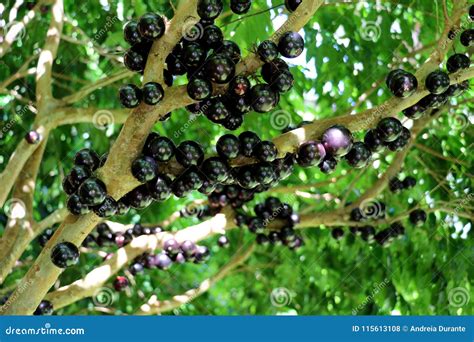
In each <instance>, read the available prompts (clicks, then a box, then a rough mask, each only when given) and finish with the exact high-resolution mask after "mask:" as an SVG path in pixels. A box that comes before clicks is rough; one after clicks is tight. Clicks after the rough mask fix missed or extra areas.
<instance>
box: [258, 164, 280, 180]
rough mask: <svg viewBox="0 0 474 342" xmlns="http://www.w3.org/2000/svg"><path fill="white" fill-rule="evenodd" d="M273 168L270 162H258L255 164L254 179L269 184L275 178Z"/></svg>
mask: <svg viewBox="0 0 474 342" xmlns="http://www.w3.org/2000/svg"><path fill="white" fill-rule="evenodd" d="M276 177H277V176H276V173H275V170H274V168H273V166H272V164H270V163H259V164H257V165H256V166H255V179H256V180H257V182H258V183H260V184H263V185H269V184H271V183H272V182H273V181H275V179H276Z"/></svg>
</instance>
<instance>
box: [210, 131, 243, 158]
mask: <svg viewBox="0 0 474 342" xmlns="http://www.w3.org/2000/svg"><path fill="white" fill-rule="evenodd" d="M216 150H217V154H218V155H219V156H220V157H222V158H224V159H234V158H237V156H238V155H239V152H240V142H239V138H237V137H236V136H235V135H232V134H225V135H223V136H221V137H220V138H219V140H217V143H216Z"/></svg>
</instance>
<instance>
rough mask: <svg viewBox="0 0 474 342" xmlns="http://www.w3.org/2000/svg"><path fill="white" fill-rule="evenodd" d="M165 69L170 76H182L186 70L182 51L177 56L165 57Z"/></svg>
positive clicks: (172, 54)
mask: <svg viewBox="0 0 474 342" xmlns="http://www.w3.org/2000/svg"><path fill="white" fill-rule="evenodd" d="M166 67H167V68H168V71H169V72H170V73H171V74H172V75H184V74H185V73H186V70H187V69H186V66H185V65H184V61H183V55H182V51H180V53H179V54H174V53H171V54H169V55H168V57H166Z"/></svg>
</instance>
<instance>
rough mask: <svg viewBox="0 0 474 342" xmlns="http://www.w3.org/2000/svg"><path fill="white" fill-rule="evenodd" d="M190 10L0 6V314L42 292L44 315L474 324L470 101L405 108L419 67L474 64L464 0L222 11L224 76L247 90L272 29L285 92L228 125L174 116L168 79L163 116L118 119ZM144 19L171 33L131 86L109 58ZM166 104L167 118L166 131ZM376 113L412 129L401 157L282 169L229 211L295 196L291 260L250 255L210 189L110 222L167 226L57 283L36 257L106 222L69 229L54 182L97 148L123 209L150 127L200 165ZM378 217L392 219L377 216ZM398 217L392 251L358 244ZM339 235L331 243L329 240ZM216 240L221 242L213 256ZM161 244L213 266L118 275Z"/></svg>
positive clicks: (122, 4)
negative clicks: (227, 56)
mask: <svg viewBox="0 0 474 342" xmlns="http://www.w3.org/2000/svg"><path fill="white" fill-rule="evenodd" d="M197 2H198V1H196V0H192V1H182V3H181V4H179V1H174V0H170V1H168V0H166V1H165V0H160V1H153V2H148V1H143V0H134V1H129V0H119V1H97V2H79V3H78V2H74V1H69V0H65V1H64V3H63V0H54V1H48V0H45V1H41V0H40V1H39V2H38V3H31V2H26V3H22V2H21V1H16V2H15V1H13V0H10V1H7V2H6V3H4V4H0V13H1V18H0V32H1V35H0V40H1V41H0V44H1V45H0V55H1V61H0V117H1V123H0V171H1V172H2V173H1V176H0V184H1V186H0V204H1V207H2V212H3V213H2V215H1V217H0V235H2V239H1V240H0V284H1V287H0V295H1V296H6V298H5V300H4V301H3V304H4V303H5V302H6V301H7V300H8V296H10V299H11V303H7V304H9V305H4V307H3V308H4V310H5V311H4V313H5V314H15V313H20V314H23V313H26V314H31V313H32V311H34V309H35V308H36V306H37V305H38V300H42V299H43V297H44V295H45V293H46V292H48V294H47V295H46V299H48V300H50V301H51V302H52V303H53V305H54V306H55V314H58V315H76V314H87V315H101V314H137V313H139V314H153V313H158V312H160V313H163V314H174V315H198V314H200V315H245V314H263V315H274V314H291V315H292V314H295V315H336V314H337V315H347V314H359V315H365V314H372V315H388V314H402V315H410V314H411V315H422V314H423V315H424V314H427V315H467V314H473V312H474V309H473V308H474V306H473V299H474V292H473V283H472V279H473V278H472V275H473V260H474V254H473V252H474V245H473V239H472V231H471V229H472V217H473V207H472V203H473V201H472V153H471V150H470V149H471V148H472V143H473V141H472V137H473V134H472V133H473V130H472V125H471V122H472V118H473V116H472V110H473V108H474V101H472V99H473V95H474V90H472V87H471V88H470V89H468V90H467V91H466V92H464V93H463V94H462V95H461V96H458V97H452V98H450V99H449V101H448V102H446V103H445V104H443V105H442V106H440V107H439V108H437V109H432V110H429V111H427V112H426V113H425V114H424V115H423V116H422V117H421V118H419V119H417V120H412V119H410V118H407V117H406V116H404V115H403V114H402V110H404V109H406V108H409V107H410V106H412V105H414V104H416V103H418V101H419V100H420V99H422V98H423V97H425V96H426V95H427V94H428V92H427V91H426V89H425V88H424V80H425V79H426V76H427V75H428V74H429V73H430V72H432V71H435V70H438V69H442V70H445V69H446V67H445V66H446V60H447V58H448V57H449V56H450V55H452V54H454V53H463V54H464V53H466V54H472V52H473V47H465V46H463V45H462V44H461V43H460V42H459V35H460V34H461V32H463V31H464V30H467V29H470V28H471V29H472V26H473V22H472V21H471V20H470V19H469V14H468V8H469V6H468V4H467V1H465V0H460V1H449V0H446V1H445V0H440V1H423V0H401V1H367V2H365V1H364V2H359V1H324V2H322V1H314V0H303V2H302V5H300V6H301V8H298V9H297V10H296V11H295V12H293V13H291V12H289V11H288V10H287V9H286V8H285V5H284V3H282V1H263V0H258V1H253V2H252V6H251V9H250V10H249V12H248V13H246V14H242V15H238V14H235V13H233V12H232V11H231V10H230V8H229V4H228V2H229V1H224V10H223V12H222V14H221V16H219V17H218V18H217V19H216V21H215V24H216V25H217V26H218V27H219V28H220V29H221V30H222V32H223V34H224V37H225V39H230V40H232V41H234V42H235V43H237V44H238V46H239V47H240V50H241V51H242V57H243V60H244V61H247V62H248V63H242V62H241V63H240V64H239V65H238V66H237V71H242V72H243V73H246V74H248V75H249V78H250V79H251V80H252V83H256V82H261V81H262V78H261V76H260V66H261V62H260V61H259V60H258V56H256V54H255V52H256V49H257V46H258V45H259V44H260V43H261V42H262V41H264V40H266V39H268V38H269V37H271V36H272V34H273V35H274V33H275V32H277V30H278V29H279V28H280V27H282V25H287V26H286V27H287V30H289V31H293V30H294V31H298V32H299V33H300V34H301V36H302V37H303V38H304V42H305V44H304V52H303V53H302V54H301V55H300V56H299V57H297V58H294V59H285V61H286V62H287V63H288V64H289V65H290V70H291V73H292V74H293V77H294V84H293V87H292V89H291V90H290V91H289V92H287V93H285V94H281V97H280V101H279V104H278V106H277V107H276V108H274V109H272V110H271V111H270V112H267V113H257V112H255V111H251V112H250V113H248V114H246V115H245V119H244V121H243V124H242V126H241V127H240V128H238V129H237V130H236V131H230V130H228V129H226V128H225V127H223V126H221V125H217V124H215V123H213V122H211V121H209V120H208V119H207V118H206V116H205V115H196V114H191V113H190V112H189V111H188V110H186V106H187V105H189V104H192V103H193V102H195V101H193V100H192V99H190V98H189V96H188V95H187V94H186V84H187V82H188V80H187V78H186V76H177V77H175V78H174V83H173V85H172V86H171V87H165V91H164V94H165V95H164V99H163V101H162V102H161V103H160V104H159V105H157V106H155V107H148V106H146V105H140V106H139V107H137V108H135V109H131V110H129V109H126V108H123V107H122V106H121V103H120V101H119V98H118V92H119V88H120V87H121V86H122V85H123V84H126V83H134V84H136V85H138V86H140V85H141V84H142V81H143V80H145V81H150V80H157V81H158V82H161V83H163V75H162V74H163V68H164V66H165V64H164V62H165V58H166V57H167V55H168V54H169V53H170V52H171V50H172V48H173V47H174V45H176V43H177V42H178V41H179V39H180V38H181V36H182V35H183V34H188V33H189V29H190V28H192V27H193V25H195V24H196V23H197V21H198V20H199V17H198V16H197V14H196V4H197ZM303 6H305V7H304V8H303ZM147 12H154V13H160V14H161V15H163V16H165V17H166V22H167V28H166V32H165V34H164V36H163V37H162V38H160V39H159V40H157V41H155V43H154V44H153V47H152V50H151V52H150V56H151V59H150V57H149V59H148V62H147V67H146V69H145V74H144V76H142V75H140V74H138V73H133V72H131V71H129V70H127V69H125V67H124V65H123V54H124V53H125V51H126V50H127V49H128V44H127V43H126V42H125V41H124V38H123V26H124V25H125V23H126V22H127V21H129V20H131V19H134V18H135V19H136V18H139V17H140V16H142V15H143V14H145V13H147ZM313 12H314V13H313ZM284 27H285V26H284ZM300 27H302V28H301V29H300ZM198 28H199V26H198ZM201 28H202V27H201ZM198 34H201V32H198ZM160 42H161V43H160ZM160 44H161V45H160ZM397 68H401V69H403V70H406V71H408V72H410V73H412V74H414V75H415V76H416V77H417V79H418V83H419V87H418V90H417V91H416V92H415V93H414V94H413V95H412V96H410V97H407V98H396V97H394V96H393V95H392V93H391V92H390V90H389V89H388V88H387V86H386V84H385V80H386V77H387V75H388V73H389V72H390V71H391V70H394V69H397ZM450 77H451V83H452V84H455V83H460V82H461V81H466V80H468V82H469V80H470V79H471V78H473V77H474V70H473V68H472V67H469V68H467V69H465V70H462V71H459V72H455V73H452V74H450ZM471 84H472V82H471ZM168 112H172V114H171V117H170V118H169V119H168V120H166V121H160V120H159V118H161V117H163V116H165V115H166V114H167V113H168ZM388 116H393V117H397V118H398V119H400V121H401V122H402V123H403V125H404V126H405V127H406V128H408V129H409V130H410V131H411V136H412V139H411V140H410V142H409V143H408V145H407V146H406V147H405V148H404V149H402V150H400V151H395V152H392V151H390V150H388V149H386V150H384V151H383V152H380V153H376V154H373V155H372V160H371V162H370V163H369V164H368V166H367V167H364V168H353V167H351V166H350V165H349V164H348V163H347V161H344V160H341V161H339V163H338V165H337V168H336V169H335V171H334V172H332V173H331V174H324V173H323V172H321V170H320V169H319V168H318V167H317V166H316V167H309V168H306V167H301V166H298V165H296V166H295V167H294V170H293V172H292V174H291V175H290V176H289V177H287V178H285V179H284V180H282V181H281V182H279V184H276V185H275V186H273V187H272V188H270V189H268V190H267V191H264V192H260V193H256V194H255V196H254V199H252V200H251V201H250V202H248V203H245V204H244V206H243V209H239V211H238V213H239V212H245V213H247V214H248V215H253V213H254V211H253V210H254V209H253V208H254V206H255V205H256V204H258V203H262V202H264V201H265V199H267V198H268V197H270V196H275V197H278V198H279V199H280V200H281V201H282V202H285V203H288V204H290V205H291V206H292V208H293V210H294V211H295V212H297V213H298V214H299V215H300V220H301V222H300V223H299V224H297V225H296V226H295V231H297V233H298V234H299V235H301V237H302V239H303V241H304V245H303V246H301V247H300V248H298V249H295V250H291V249H289V248H287V247H286V246H261V245H258V244H256V243H255V235H254V234H252V233H250V232H249V231H248V230H247V229H246V228H239V227H237V225H236V223H235V216H236V212H235V211H234V210H233V209H232V208H230V207H229V206H226V207H224V208H223V209H222V210H221V211H220V212H215V211H212V214H209V212H208V211H207V207H206V204H207V202H208V197H207V196H206V195H204V194H202V193H200V192H198V191H193V192H191V193H190V194H189V195H187V196H186V197H184V198H178V197H176V196H171V198H169V199H168V200H166V201H164V202H154V203H153V204H152V205H150V206H149V207H147V208H146V209H143V210H135V209H131V210H130V211H129V212H128V213H127V214H126V215H122V216H118V215H116V216H113V217H111V218H107V221H108V224H109V226H110V227H112V229H114V230H124V229H126V228H129V227H132V226H133V225H134V224H142V225H144V226H149V227H156V226H161V227H163V229H164V231H165V232H166V233H159V234H156V235H148V236H140V237H134V239H133V241H132V242H131V243H130V244H128V245H126V246H124V247H118V246H116V245H112V246H103V247H98V246H97V245H95V244H93V245H92V246H89V247H82V248H80V251H81V254H80V259H79V263H78V264H77V265H75V266H73V267H70V268H67V269H66V270H65V271H64V272H60V270H59V269H58V268H56V267H55V266H54V265H53V264H52V263H51V262H49V257H48V256H49V254H50V252H49V254H48V252H43V254H41V252H42V250H43V247H42V246H41V244H40V243H39V237H41V236H44V235H42V234H44V232H45V231H46V230H48V229H51V230H52V231H55V234H54V236H53V237H52V238H51V240H50V242H49V243H48V244H47V245H46V247H45V250H47V251H50V249H51V248H52V247H53V246H54V244H53V242H55V243H57V242H61V241H73V242H74V243H75V244H77V245H81V243H82V240H84V238H85V237H86V236H87V235H88V234H89V233H90V232H91V231H92V229H94V227H95V226H96V225H97V224H99V223H100V222H101V221H102V219H101V218H99V217H97V216H96V215H95V214H94V213H89V214H86V215H83V216H80V217H75V216H74V215H71V214H68V212H67V209H66V200H67V195H66V194H65V193H64V191H63V188H62V183H63V179H64V178H65V176H66V175H67V174H68V173H69V172H70V170H71V168H72V167H73V165H74V156H75V154H76V152H77V151H79V150H81V149H84V148H90V149H93V150H95V151H96V152H97V153H98V154H99V155H103V154H105V153H109V156H108V159H107V162H106V164H105V166H104V167H102V168H101V169H100V170H99V171H98V177H99V178H101V179H102V180H103V181H104V182H105V184H106V185H107V189H108V191H109V194H111V196H113V197H114V198H115V199H117V200H118V199H119V198H121V197H122V196H124V195H125V194H126V193H127V192H129V191H130V190H132V189H133V188H134V187H136V186H137V185H138V184H139V183H138V182H137V181H136V180H135V179H134V178H133V176H132V174H131V173H130V167H131V166H130V165H131V162H132V161H133V160H134V159H135V158H136V157H137V156H138V155H139V154H140V151H141V148H142V146H143V144H144V142H145V139H146V137H147V135H148V133H150V132H151V131H154V132H157V133H158V134H160V135H162V136H167V137H168V138H170V139H171V140H173V142H174V143H175V144H179V143H181V142H183V141H186V140H193V141H197V142H199V143H200V144H201V146H202V147H203V149H204V152H205V155H206V156H211V155H215V153H216V143H217V141H218V139H219V138H220V137H221V136H222V135H224V134H228V133H231V134H235V135H238V134H239V133H241V132H243V131H252V132H255V133H257V134H258V135H259V136H260V138H261V139H262V140H273V142H274V143H275V145H276V146H277V147H278V150H279V153H280V155H279V156H282V155H283V156H284V154H285V153H286V152H296V150H297V148H298V145H299V144H301V143H302V142H304V141H308V140H312V139H319V138H320V136H321V134H322V133H323V132H324V131H325V130H326V129H327V128H328V127H330V126H332V125H334V124H341V125H344V126H346V127H347V128H349V129H350V131H351V132H352V134H353V137H354V141H363V140H364V135H365V134H366V132H367V130H368V129H371V128H374V127H375V126H376V125H377V123H378V122H379V120H380V119H382V118H383V117H388ZM31 131H34V132H38V133H39V134H40V135H41V139H42V140H41V141H40V142H39V143H37V144H28V143H27V142H26V141H25V134H27V133H28V132H31ZM238 162H241V163H246V162H248V160H244V159H242V160H240V159H239V161H238ZM395 177H397V178H398V179H399V180H401V181H403V180H404V179H406V178H407V177H414V178H415V179H416V185H415V186H413V187H411V188H409V189H406V190H402V191H395V192H394V191H391V189H390V187H391V185H390V184H392V183H393V179H394V178H395ZM382 207H385V208H384V209H382ZM357 208H362V210H368V212H370V214H366V215H369V216H371V220H369V221H364V222H362V223H361V222H354V221H355V220H354V217H353V216H351V211H353V210H354V209H357ZM416 209H422V210H424V211H425V212H426V213H427V219H426V222H424V223H423V224H422V225H420V226H415V225H413V224H411V223H410V221H409V219H408V217H409V215H410V213H411V212H413V211H414V210H416ZM372 210H374V211H385V212H386V217H383V218H379V219H377V218H374V215H373V213H372ZM395 222H400V223H401V224H403V226H404V229H405V233H404V234H402V235H401V236H399V238H397V239H395V240H394V241H393V242H391V243H390V244H386V245H381V244H379V243H377V242H373V243H369V242H367V241H365V240H364V239H363V238H362V236H360V234H358V233H357V229H356V228H354V227H363V226H366V225H369V224H370V225H372V226H374V227H375V229H376V231H377V232H380V231H382V230H383V229H386V228H387V227H389V226H390V225H391V224H393V223H395ZM339 228H342V230H343V232H344V235H343V237H342V238H341V239H335V238H334V237H333V235H334V233H333V231H334V229H339ZM224 233H225V235H226V237H227V238H228V240H229V242H230V245H229V247H228V248H222V247H219V242H218V239H219V238H220V237H221V235H222V234H224ZM160 234H161V235H160ZM164 234H178V235H176V236H178V237H180V238H182V237H186V238H189V239H191V240H192V239H194V240H196V242H197V240H202V241H199V243H200V244H201V245H205V246H207V247H208V248H209V249H210V252H211V256H210V259H209V260H208V261H207V262H205V263H202V264H193V263H184V264H174V265H173V266H172V267H171V268H170V269H168V270H160V269H157V268H154V269H147V270H145V272H143V273H140V274H137V275H135V276H131V274H130V271H129V266H130V263H131V262H132V260H133V259H134V258H135V257H137V256H139V255H140V254H142V253H144V252H150V253H151V252H153V250H154V249H157V250H160V249H161V248H162V246H163V242H164V240H165V238H164V236H165V235H164ZM179 234H182V235H181V236H180V235H179ZM166 236H169V235H166ZM43 251H44V250H43ZM110 271H112V272H110ZM94 272H95V273H94ZM111 273H115V274H111ZM117 275H118V276H125V277H127V279H128V280H129V282H130V286H129V287H128V288H127V289H126V290H125V291H123V292H117V291H115V290H114V285H113V282H114V279H116V276H117ZM206 280H208V282H206ZM70 284H73V285H72V286H71V287H69V288H67V286H68V285H70ZM208 287H209V288H208ZM61 288H66V289H69V291H66V293H65V294H64V293H61V291H58V289H61ZM12 291H15V292H13V294H11V293H12ZM180 295H181V296H182V297H179V296H180ZM1 296H0V297H1ZM12 298H13V299H12ZM157 301H158V302H160V306H158V305H157V304H156V302H157ZM147 303H148V304H147ZM0 312H2V311H1V309H0Z"/></svg>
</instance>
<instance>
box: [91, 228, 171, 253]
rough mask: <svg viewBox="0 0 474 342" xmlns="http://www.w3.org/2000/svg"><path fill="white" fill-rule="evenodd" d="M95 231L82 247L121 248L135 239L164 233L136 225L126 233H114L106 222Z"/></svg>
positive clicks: (158, 229)
mask: <svg viewBox="0 0 474 342" xmlns="http://www.w3.org/2000/svg"><path fill="white" fill-rule="evenodd" d="M95 230H96V233H92V234H89V235H87V237H86V238H85V240H84V241H83V243H82V245H83V246H84V247H92V246H94V244H95V245H97V246H99V247H112V246H117V247H118V248H120V247H123V246H125V245H128V244H129V243H130V242H131V241H132V239H133V238H135V237H139V236H142V235H153V234H158V233H161V232H163V228H162V227H159V226H156V227H144V226H142V225H141V224H135V225H134V226H133V227H132V228H129V229H127V230H126V231H124V232H113V231H112V230H111V229H110V227H109V225H108V224H107V223H104V222H102V223H99V224H98V225H97V226H96V229H95Z"/></svg>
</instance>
